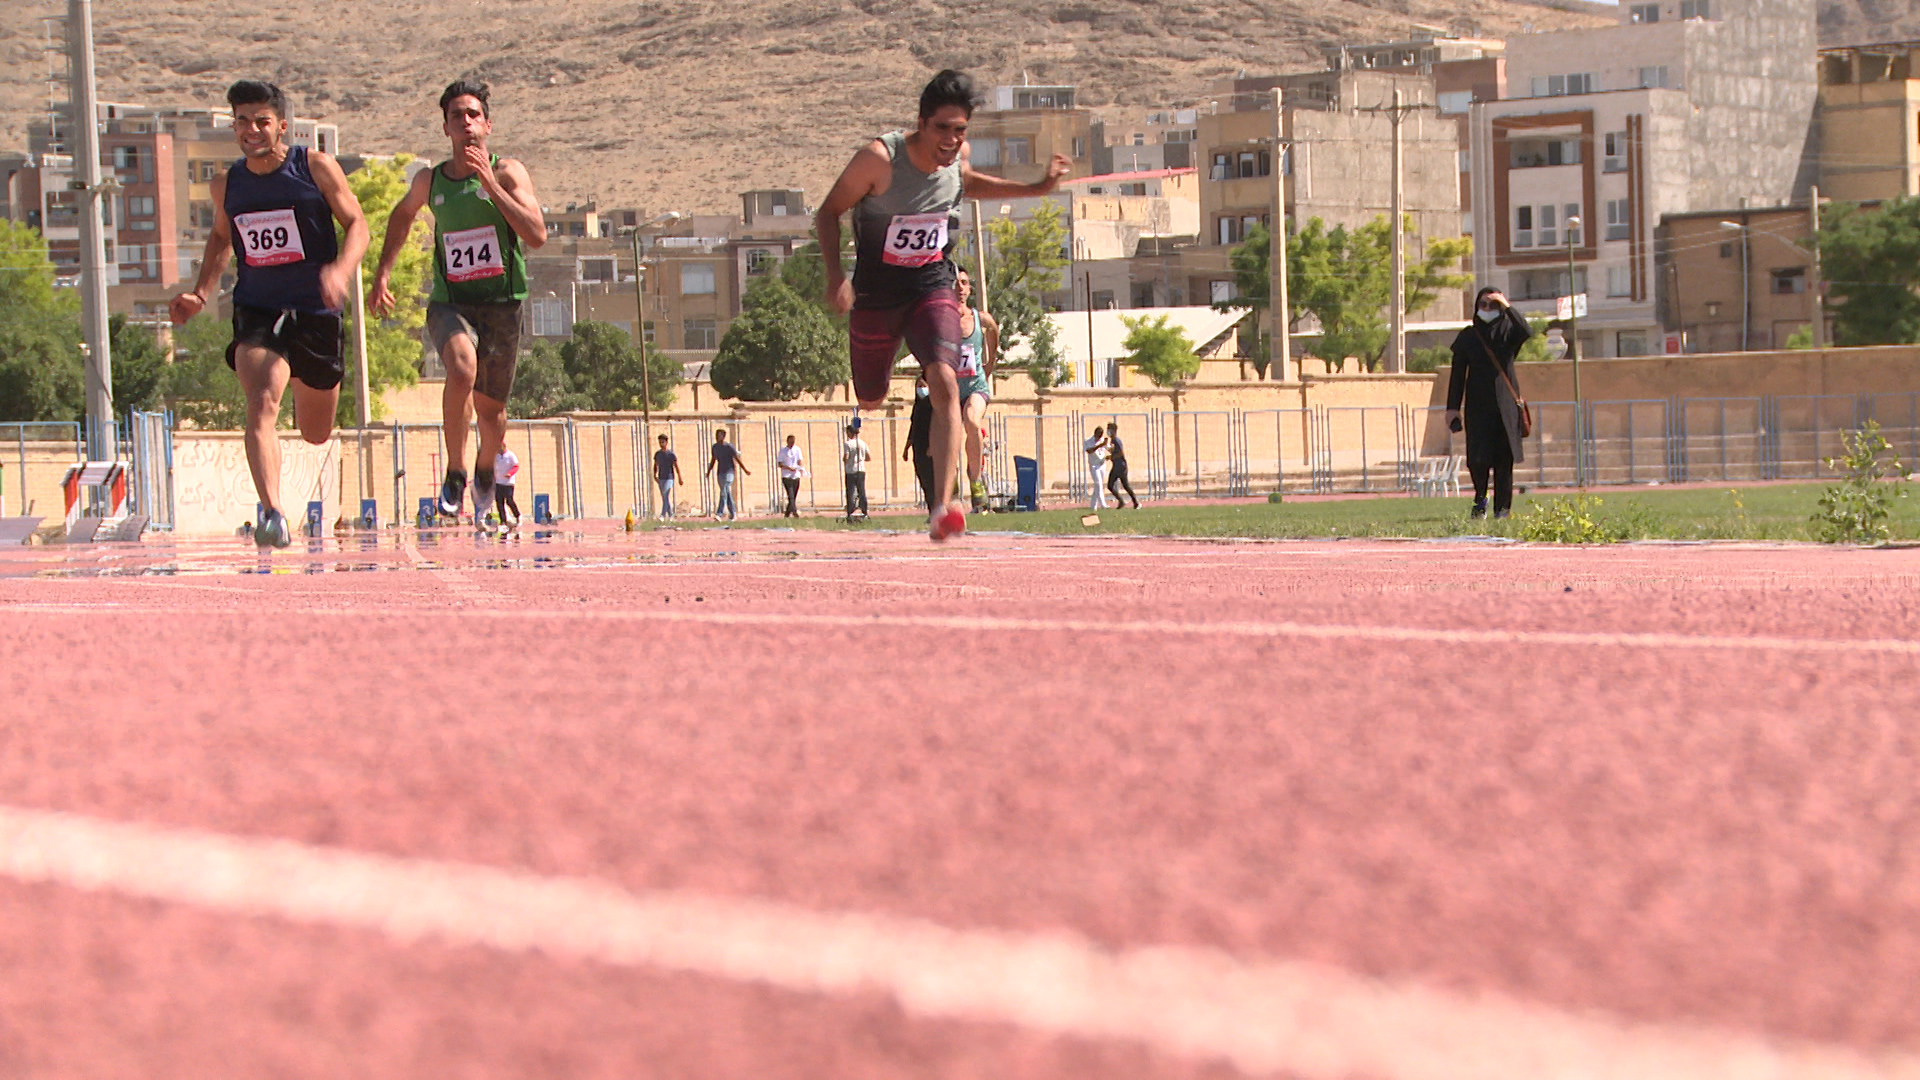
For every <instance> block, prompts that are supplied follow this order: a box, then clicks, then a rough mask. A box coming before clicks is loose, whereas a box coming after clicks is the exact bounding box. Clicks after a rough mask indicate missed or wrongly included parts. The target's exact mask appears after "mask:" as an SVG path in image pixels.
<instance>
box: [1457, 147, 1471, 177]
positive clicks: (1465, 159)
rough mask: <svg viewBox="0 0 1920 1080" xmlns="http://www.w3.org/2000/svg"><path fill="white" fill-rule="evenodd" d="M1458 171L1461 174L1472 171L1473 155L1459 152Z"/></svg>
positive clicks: (1463, 151)
mask: <svg viewBox="0 0 1920 1080" xmlns="http://www.w3.org/2000/svg"><path fill="white" fill-rule="evenodd" d="M1460 171H1461V172H1463V173H1470V172H1472V171H1473V155H1472V154H1471V153H1469V152H1468V151H1465V150H1462V151H1460Z"/></svg>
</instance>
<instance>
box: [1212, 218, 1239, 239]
mask: <svg viewBox="0 0 1920 1080" xmlns="http://www.w3.org/2000/svg"><path fill="white" fill-rule="evenodd" d="M1239 224H1240V222H1239V220H1238V219H1236V218H1230V217H1223V218H1221V219H1220V220H1219V221H1218V222H1217V223H1216V224H1215V228H1217V229H1218V230H1219V236H1220V242H1221V243H1223V244H1235V243H1239V241H1240V238H1239V237H1238V236H1236V235H1235V230H1236V229H1237V228H1238V226H1239Z"/></svg>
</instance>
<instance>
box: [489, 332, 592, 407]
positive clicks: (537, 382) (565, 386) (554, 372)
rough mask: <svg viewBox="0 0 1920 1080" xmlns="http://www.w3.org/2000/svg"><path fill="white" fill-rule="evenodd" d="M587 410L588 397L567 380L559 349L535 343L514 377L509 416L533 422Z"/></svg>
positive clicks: (522, 359)
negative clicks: (537, 419) (540, 418)
mask: <svg viewBox="0 0 1920 1080" xmlns="http://www.w3.org/2000/svg"><path fill="white" fill-rule="evenodd" d="M587 407H588V404H587V397H586V395H585V394H581V393H578V392H576V391H575V390H574V389H573V382H572V380H570V379H568V378H567V365H566V361H565V360H563V359H561V356H560V346H558V345H555V344H554V343H553V342H551V341H536V342H534V343H533V347H532V348H530V349H528V350H527V351H526V352H524V353H522V354H521V355H520V362H519V365H518V366H517V367H516V368H515V369H514V373H513V394H512V396H511V397H510V398H508V400H507V415H508V416H514V417H519V418H521V419H533V418H536V417H542V416H558V415H559V414H561V413H564V412H572V411H573V410H575V409H585V408H587Z"/></svg>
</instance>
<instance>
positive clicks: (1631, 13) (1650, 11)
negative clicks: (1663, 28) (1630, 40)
mask: <svg viewBox="0 0 1920 1080" xmlns="http://www.w3.org/2000/svg"><path fill="white" fill-rule="evenodd" d="M1627 18H1628V19H1630V20H1631V21H1633V22H1637V23H1657V22H1659V21H1660V5H1659V4H1635V5H1633V6H1632V7H1630V8H1628V9H1627Z"/></svg>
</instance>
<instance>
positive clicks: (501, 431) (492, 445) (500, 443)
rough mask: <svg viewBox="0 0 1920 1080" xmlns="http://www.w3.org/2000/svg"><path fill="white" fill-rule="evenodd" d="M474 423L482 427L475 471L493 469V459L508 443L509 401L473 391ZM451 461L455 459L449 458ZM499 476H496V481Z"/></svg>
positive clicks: (475, 459)
mask: <svg viewBox="0 0 1920 1080" xmlns="http://www.w3.org/2000/svg"><path fill="white" fill-rule="evenodd" d="M473 419H474V425H475V426H476V427H478V428H479V429H480V448H479V449H478V450H476V451H475V457H474V462H475V464H474V472H475V473H476V474H477V473H478V472H479V471H480V470H482V469H485V470H488V471H492V469H493V459H495V458H497V457H499V456H500V451H501V450H503V449H505V448H506V445H507V403H506V402H504V401H495V400H494V399H492V398H490V397H488V396H487V395H485V394H483V393H481V392H480V391H478V390H475V391H474V392H473ZM448 460H449V461H451V460H453V459H452V458H448ZM499 479H500V478H499V477H497V476H496V477H494V480H495V482H498V481H499Z"/></svg>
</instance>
